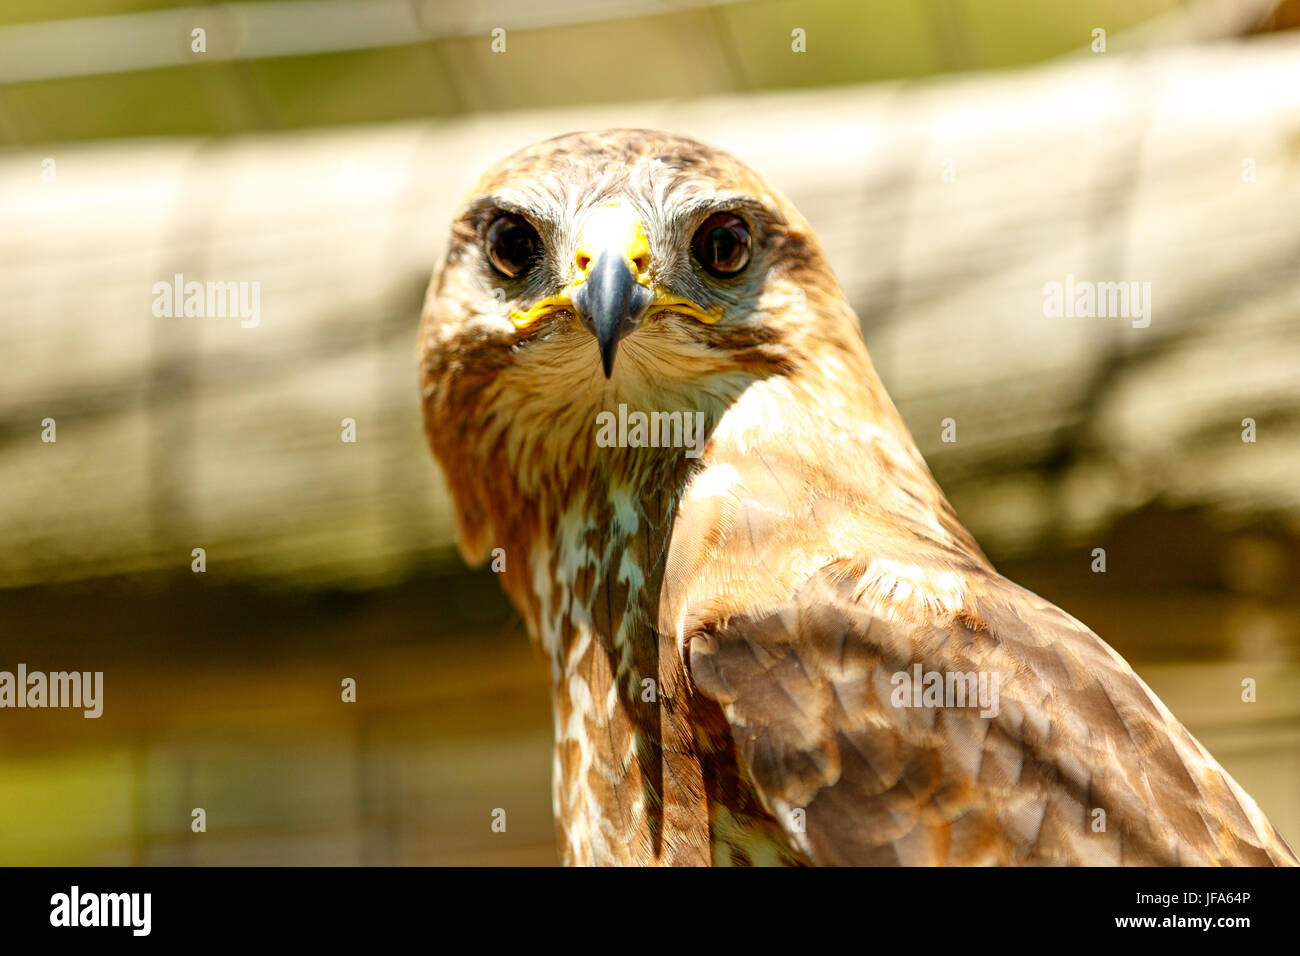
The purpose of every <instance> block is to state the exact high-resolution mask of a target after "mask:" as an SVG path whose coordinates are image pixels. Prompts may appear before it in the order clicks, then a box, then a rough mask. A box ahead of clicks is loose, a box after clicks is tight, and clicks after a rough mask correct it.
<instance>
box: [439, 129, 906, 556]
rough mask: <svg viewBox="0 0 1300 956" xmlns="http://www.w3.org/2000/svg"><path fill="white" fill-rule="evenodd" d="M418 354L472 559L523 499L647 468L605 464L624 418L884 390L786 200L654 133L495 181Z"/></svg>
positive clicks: (563, 142)
mask: <svg viewBox="0 0 1300 956" xmlns="http://www.w3.org/2000/svg"><path fill="white" fill-rule="evenodd" d="M420 353H421V380H422V385H423V389H424V399H425V415H426V427H427V430H428V435H429V439H430V443H431V445H432V447H433V449H434V452H435V453H436V454H437V456H438V457H439V459H440V461H441V462H442V464H443V465H444V470H445V471H446V472H447V474H448V477H449V479H450V481H451V485H452V490H453V493H454V494H455V496H456V498H457V504H458V506H459V507H458V513H459V518H460V536H461V545H462V549H463V550H464V552H465V553H466V556H467V557H468V558H470V559H472V560H473V559H481V558H482V557H483V555H484V554H485V552H486V550H487V549H488V548H489V547H491V546H493V545H492V542H493V541H496V542H500V541H504V540H506V539H508V538H509V537H510V535H509V533H508V532H507V529H505V528H501V527H499V524H500V521H499V516H500V515H501V514H503V513H506V512H510V511H511V510H512V508H515V507H517V505H518V504H519V501H518V499H519V498H520V497H521V496H522V497H524V498H530V497H532V496H534V495H536V494H538V493H542V492H544V491H545V490H546V489H548V488H549V489H551V490H554V489H556V488H562V487H567V486H569V485H571V484H575V483H580V482H582V481H583V480H584V479H585V478H587V477H590V475H591V473H592V472H597V471H601V470H602V469H604V470H608V469H614V470H615V471H622V472H624V474H622V475H618V474H615V475H604V476H603V477H605V478H610V479H613V480H614V481H615V483H617V481H618V480H619V479H620V478H627V479H629V480H630V479H631V477H632V476H631V474H630V472H631V471H633V470H636V469H642V470H644V469H646V468H653V465H652V464H651V463H649V462H647V460H646V459H647V457H649V456H647V455H637V454H627V455H621V456H619V455H612V456H610V455H607V456H604V457H603V458H601V457H600V456H596V455H595V454H594V453H595V450H596V448H597V446H596V443H595V440H594V437H595V434H596V427H597V426H596V421H597V416H598V415H599V414H601V413H602V412H609V411H613V410H616V409H617V408H618V407H619V405H620V404H622V405H626V406H627V407H628V408H631V409H641V410H645V411H650V410H663V411H665V412H672V411H688V410H689V411H692V412H703V413H705V416H706V421H707V426H706V427H708V428H712V427H713V425H714V424H715V423H716V422H717V420H718V417H719V416H720V415H721V413H722V412H723V411H725V409H726V408H727V407H729V406H730V405H731V404H732V403H733V402H734V400H735V399H736V398H737V396H739V395H740V394H741V393H742V392H743V391H744V390H745V389H746V388H747V387H749V386H750V385H751V384H752V383H754V382H755V381H758V380H761V379H764V378H766V377H768V376H771V375H774V374H791V373H793V374H796V375H797V374H799V373H800V371H801V370H807V371H811V369H808V368H807V367H808V366H810V365H814V364H819V365H820V366H821V371H834V372H839V373H842V374H843V376H844V377H850V376H856V378H857V380H858V382H859V383H861V382H874V381H875V376H874V373H873V372H872V371H871V370H870V365H869V362H868V360H867V358H866V353H865V350H864V349H863V347H862V343H861V338H860V334H859V332H858V326H857V320H856V318H855V317H854V315H853V313H852V311H851V310H850V308H849V306H848V304H847V303H846V302H845V300H844V297H843V294H842V292H841V290H840V287H839V285H838V284H837V283H836V281H835V279H834V277H833V276H832V275H831V273H830V270H829V268H828V267H827V265H826V263H825V260H824V257H823V254H822V251H821V248H820V246H819V245H818V243H817V240H816V238H815V236H814V235H813V233H812V230H811V229H810V227H809V226H808V224H807V223H806V222H805V221H804V219H803V218H802V217H801V216H800V215H799V213H798V212H797V211H796V210H795V209H794V207H793V206H792V205H791V204H790V202H789V201H788V200H787V199H785V197H783V196H782V195H781V194H780V193H778V192H777V191H775V190H774V189H772V188H771V187H769V186H768V185H767V184H766V183H764V182H763V180H762V179H761V178H760V177H759V176H758V175H757V174H756V173H754V172H753V171H752V170H750V169H749V168H748V167H746V166H745V165H743V164H742V163H740V162H739V161H737V160H736V159H734V158H733V157H731V156H730V155H728V154H726V153H724V152H722V151H721V150H718V149H715V148H713V147H711V146H708V145H706V144H704V143H700V142H698V141H696V140H692V139H689V138H687V137H684V136H677V135H672V134H668V133H659V132H651V131H646V130H609V131H604V132H593V133H575V134H571V135H567V136H562V137H559V138H556V139H551V140H547V141H545V142H542V143H538V144H536V145H533V146H530V147H528V148H526V149H523V150H521V151H519V152H517V153H515V154H513V155H511V156H509V157H507V158H505V159H504V160H502V161H501V162H499V163H498V164H497V165H495V166H494V167H493V168H491V169H490V170H489V171H488V172H487V173H486V174H485V175H484V176H483V177H482V179H481V180H480V181H479V183H478V185H477V186H476V187H475V189H474V190H473V193H472V194H471V196H470V197H469V198H468V200H467V201H466V203H465V204H464V206H463V208H462V209H461V210H460V212H459V214H458V215H457V217H456V219H455V221H454V223H453V227H452V235H451V242H450V247H449V249H448V251H447V256H446V260H445V262H444V264H443V266H442V268H441V269H440V270H439V271H438V272H437V274H436V275H435V277H434V280H433V282H432V284H431V286H430V289H429V293H428V298H427V301H426V305H425V312H424V321H423V326H422V331H421V342H420ZM825 397H826V398H827V399H828V401H830V402H831V403H832V404H836V403H837V402H838V401H839V400H840V399H837V397H836V396H835V395H833V394H827V395H826V396H825ZM881 397H883V392H882V393H881ZM841 398H843V396H841ZM850 400H852V399H850ZM884 401H885V402H886V403H887V399H885V400H884ZM858 411H859V412H863V411H867V409H863V408H859V409H858ZM673 457H674V458H675V459H680V458H681V454H680V450H678V451H677V454H676V455H675V456H673ZM677 463H680V462H677ZM467 466H468V467H467Z"/></svg>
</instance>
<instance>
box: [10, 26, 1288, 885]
mask: <svg viewBox="0 0 1300 956" xmlns="http://www.w3.org/2000/svg"><path fill="white" fill-rule="evenodd" d="M1297 26H1300V2H1296V0H1287V2H1283V3H1277V2H1273V0H1258V2H1256V0H1239V2H1208V3H1207V2H1182V3H1177V2H1168V0H1124V2H1119V0H1113V2H1111V0H1080V2H1076V3H1069V4H1065V3H1058V4H1046V3H1042V2H1040V0H923V2H917V3H907V4H901V3H894V2H864V3H854V4H847V3H842V2H827V0H798V2H795V0H744V2H710V0H672V2H649V0H611V2H607V3H603V4H597V3H595V2H593V0H555V2H551V3H547V4H538V3H528V2H523V0H490V2H483V3H473V4H471V3H468V2H453V0H434V2H421V0H369V2H367V0H258V2H247V3H231V4H221V5H189V6H182V5H179V4H176V3H173V2H170V0H58V2H51V0H0V355H2V356H3V360H2V361H3V374H2V375H0V670H8V671H15V670H16V668H17V665H18V664H19V663H24V664H26V666H27V668H28V669H29V670H40V671H47V672H48V671H57V670H78V671H103V672H104V705H103V706H104V710H103V716H102V717H101V718H99V719H97V720H88V719H84V718H83V717H82V714H81V712H80V711H77V710H30V709H29V710H0V863H4V864H18V863H24V864H40V863H46V864H110V863H142V864H163V863H180V864H228V863H260V864H288V863H305V864H383V863H462V864H491V863H533V864H547V863H553V862H555V860H556V853H555V849H554V836H553V830H552V824H551V810H550V788H549V774H550V739H551V728H550V717H549V704H548V699H547V688H546V684H545V679H544V675H543V671H542V669H541V667H540V666H539V665H538V662H537V661H536V660H535V659H534V657H533V655H532V652H531V651H530V649H529V647H528V644H527V640H526V637H525V635H524V633H523V629H522V627H521V625H520V624H519V622H518V621H517V619H516V618H515V616H514V614H513V612H512V611H511V610H510V608H509V607H508V606H507V605H506V603H505V601H504V599H503V598H502V597H501V595H500V593H499V590H498V588H497V586H496V582H495V581H494V580H493V576H492V574H491V573H490V572H488V571H485V570H484V571H471V570H467V569H466V568H465V567H464V566H463V564H462V563H461V561H460V559H459V557H458V556H457V554H456V551H455V547H454V541H453V516H452V514H451V511H450V504H449V500H448V497H447V493H446V489H445V485H444V483H443V480H442V477H441V475H440V474H439V473H438V472H437V469H436V468H435V467H434V465H433V464H432V461H431V459H430V456H429V455H428V454H427V452H426V450H425V447H424V442H423V437H422V434H421V428H420V420H419V410H418V404H417V401H418V395H417V388H416V376H415V361H414V345H415V328H416V322H417V319H418V315H419V310H420V304H421V300H422V297H423V292H424V288H425V286H426V285H427V283H428V279H429V273H430V270H431V268H432V266H433V264H434V263H435V261H436V260H437V258H438V256H439V254H440V251H441V250H442V248H443V245H444V239H445V234H446V230H447V225H448V221H449V218H450V215H451V212H452V210H453V209H454V208H455V206H456V204H457V202H458V201H459V199H460V198H461V196H462V195H463V194H464V192H465V191H466V189H467V188H468V187H469V186H470V185H471V184H472V182H473V181H474V179H475V178H476V176H477V175H478V173H479V172H480V171H481V170H482V169H483V168H484V167H485V166H486V165H487V164H488V163H489V162H491V161H493V160H495V159H496V158H498V157H499V156H501V155H503V154H505V153H507V152H509V151H511V150H513V149H516V148H518V147H520V146H523V145H526V144H527V143H529V142H532V141H534V140H537V139H540V138H543V137H547V136H553V135H557V134H560V133H564V132H568V131H571V130H574V129H581V128H593V127H604V126H651V127H658V128H664V129H670V130H675V131H678V132H683V133H687V134H691V135H695V136H698V137H700V138H702V139H705V140H708V141H710V142H713V143H716V144H718V145H720V146H723V147H724V148H727V149H730V150H732V151H734V152H735V153H736V154H737V155H739V156H740V157H741V158H742V159H743V160H745V161H746V162H748V163H749V164H750V165H752V166H754V167H755V168H757V169H758V170H759V171H760V172H761V173H763V174H764V175H765V176H767V178H768V179H769V181H770V182H771V183H772V184H773V185H775V186H776V187H777V188H779V189H781V190H783V191H785V192H786V193H787V194H789V195H790V196H791V198H792V199H793V200H794V201H795V203H796V204H797V205H798V206H799V207H800V209H801V210H802V211H803V213H804V214H805V215H806V216H807V217H808V219H809V220H810V221H811V222H812V224H813V226H814V228H815V229H816V230H817V232H818V233H819V235H820V236H821V238H822V240H823V243H824V245H825V246H826V248H827V251H828V253H829V256H830V259H831V262H832V264H833V266H834V268H835V270H836V272H837V274H838V275H839V277H840V278H841V280H842V282H843V283H844V285H845V287H846V289H847V291H848V293H849V295H850V297H851V299H852V301H853V304H854V306H855V308H856V309H857V311H858V314H859V315H860V316H861V318H862V323H863V330H864V333H865V335H866V338H867V343H868V346H869V347H870V349H871V351H872V354H873V356H874V358H875V360H876V363H877V365H878V366H879V368H880V371H881V374H882V376H883V378H884V380H885V383H886V385H887V386H888V387H889V389H890V392H891V393H892V395H893V396H894V398H895V400H896V402H897V404H898V405H899V407H900V409H901V411H902V413H903V415H904V417H905V418H906V419H907V421H908V423H909V425H910V427H911V428H912V430H913V432H914V434H915V436H916V438H917V440H918V442H919V444H920V446H921V448H922V450H923V452H924V453H925V454H926V456H927V459H928V460H929V461H930V463H931V465H932V468H933V470H934V471H935V473H936V475H937V476H938V478H939V480H940V482H941V483H942V484H943V486H944V488H945V489H946V490H947V492H948V493H949V496H950V498H951V499H952V501H953V503H954V505H955V506H956V508H957V511H958V513H959V514H960V515H961V516H962V518H963V519H964V521H965V522H966V523H967V525H968V526H969V527H970V528H971V529H972V531H973V532H974V533H975V534H976V536H977V537H978V538H979V540H980V541H981V543H982V544H983V546H984V547H985V549H986V550H987V552H988V553H989V555H990V557H991V558H992V559H993V560H994V562H995V563H996V564H997V565H998V566H999V568H1000V569H1001V570H1003V571H1004V572H1006V573H1007V574H1009V575H1010V576H1011V577H1013V578H1015V579H1016V580H1018V581H1019V582H1020V583H1022V584H1024V585H1026V586H1028V587H1030V588H1032V589H1033V590H1036V591H1038V592H1039V593H1041V594H1043V595H1044V596H1046V597H1047V598H1049V599H1051V600H1052V601H1054V602H1056V603H1058V604H1060V605H1061V606H1062V607H1064V608H1065V609H1066V610H1068V611H1070V612H1071V613H1072V614H1074V615H1075V616H1076V617H1079V618H1081V619H1082V620H1084V621H1085V622H1087V623H1088V624H1089V625H1090V626H1091V627H1092V628H1093V629H1094V630H1096V631H1097V632H1098V633H1099V634H1100V635H1101V636H1102V637H1103V638H1104V639H1106V640H1107V641H1108V642H1110V643H1111V644H1112V645H1114V646H1115V647H1116V648H1117V649H1118V650H1119V651H1120V652H1121V653H1122V654H1124V655H1125V656H1126V657H1127V658H1128V659H1129V660H1130V661H1131V662H1132V663H1133V664H1134V666H1135V667H1136V668H1137V670H1138V671H1139V673H1140V674H1141V675H1142V676H1143V678H1144V679H1145V680H1146V681H1147V682H1148V683H1149V684H1150V685H1151V686H1152V687H1153V688H1154V689H1155V690H1156V692H1157V693H1158V694H1160V695H1161V696H1162V697H1163V698H1164V700H1165V701H1166V703H1167V704H1168V705H1169V706H1170V708H1171V709H1172V710H1173V711H1174V713H1175V714H1176V715H1177V716H1179V717H1180V718H1181V719H1182V720H1183V721H1184V722H1185V723H1186V724H1187V725H1188V726H1189V727H1190V728H1191V730H1192V731H1193V732H1194V733H1195V734H1196V735H1197V736H1198V737H1199V738H1200V739H1201V740H1202V742H1203V743H1204V744H1205V745H1206V746H1207V747H1208V748H1209V749H1210V751H1211V752H1212V753H1214V754H1215V755H1216V756H1217V757H1218V758H1219V760H1220V761H1221V762H1222V763H1223V764H1224V765H1225V766H1226V767H1227V768H1228V769H1229V771H1230V772H1232V773H1233V774H1234V775H1235V776H1236V777H1237V779H1238V780H1239V781H1240V782H1241V783H1242V784H1243V786H1244V787H1245V788H1246V789H1247V790H1248V791H1250V792H1251V793H1252V794H1254V796H1255V797H1256V798H1257V799H1258V800H1259V802H1260V804H1261V805H1262V806H1263V808H1264V810H1265V811H1266V812H1267V813H1268V814H1269V815H1270V816H1271V817H1272V818H1273V820H1274V821H1275V822H1276V823H1277V824H1278V825H1279V827H1280V828H1281V829H1282V831H1283V833H1284V834H1286V835H1287V836H1288V837H1289V838H1290V840H1291V841H1292V843H1293V844H1295V843H1296V842H1297V841H1298V840H1300V598H1298V597H1297V595H1298V594H1300V588H1298V587H1297V585H1298V584H1300V479H1298V478H1297V475H1300V32H1296V30H1295V29H1294V28H1296V27H1297ZM178 273H179V274H182V275H183V276H184V277H185V280H186V281H190V280H197V281H204V282H206V281H212V282H223V283H224V282H246V283H254V282H255V283H258V284H259V288H260V316H259V321H258V322H257V324H256V325H255V327H244V326H243V325H242V324H241V322H240V320H239V319H238V318H230V317H226V318H219V317H208V318H198V317H189V318H185V317H179V318H173V317H158V316H155V314H154V312H153V310H152V308H151V307H152V304H153V302H154V300H155V297H156V293H155V292H154V291H153V286H154V284H155V283H158V282H167V283H170V282H171V281H172V277H173V276H174V275H176V274H178ZM1071 275H1072V276H1074V277H1075V278H1076V279H1078V280H1090V281H1138V282H1150V283H1151V289H1152V293H1151V296H1152V299H1151V310H1150V317H1151V322H1150V324H1149V326H1147V327H1145V328H1139V327H1134V325H1133V324H1132V323H1131V322H1129V321H1127V320H1125V319H1122V318H1064V317H1056V318H1052V317H1048V316H1045V315H1044V287H1045V285H1046V284H1048V283H1052V282H1062V283H1063V282H1065V281H1066V277H1067V276H1071ZM948 418H951V419H953V420H954V422H955V423H956V427H957V441H956V442H955V443H945V442H943V441H941V437H940V433H941V422H942V421H943V420H944V419H948ZM48 419H53V420H54V422H55V428H56V431H55V433H54V436H55V437H56V439H57V440H56V441H53V442H50V441H47V440H43V436H44V437H49V434H48V432H49V426H48V424H46V422H47V420H48ZM345 419H351V420H353V422H354V423H355V438H356V440H355V441H353V442H349V441H344V440H343V438H344V427H345V426H344V420H345ZM1245 419H1250V420H1252V422H1253V423H1254V428H1255V438H1256V440H1255V441H1253V442H1247V441H1243V429H1244V428H1246V427H1248V426H1244V425H1243V420H1245ZM196 548H202V549H203V550H204V555H205V559H206V570H205V571H203V572H202V573H197V572H195V571H194V570H193V569H192V562H193V561H194V560H195V559H194V556H193V555H194V549H196ZM1096 548H1104V549H1105V553H1106V571H1105V573H1096V572H1094V571H1093V570H1092V568H1093V565H1094V561H1095V558H1094V549H1096ZM348 678H351V679H353V680H354V681H355V682H356V701H355V702H344V701H343V700H342V699H341V685H342V682H343V681H344V680H345V679H348ZM1246 679H1250V680H1253V681H1254V682H1255V686H1256V687H1257V698H1256V700H1255V701H1254V702H1251V703H1247V702H1243V700H1242V682H1243V680H1246ZM199 807H201V808H203V809H204V810H205V812H206V820H207V829H206V832H203V833H196V832H193V831H192V829H191V820H192V810H193V809H194V808H199ZM498 808H499V809H504V810H505V811H506V820H507V826H506V829H505V832H494V831H493V829H492V826H491V824H492V819H493V811H494V810H496V809H498Z"/></svg>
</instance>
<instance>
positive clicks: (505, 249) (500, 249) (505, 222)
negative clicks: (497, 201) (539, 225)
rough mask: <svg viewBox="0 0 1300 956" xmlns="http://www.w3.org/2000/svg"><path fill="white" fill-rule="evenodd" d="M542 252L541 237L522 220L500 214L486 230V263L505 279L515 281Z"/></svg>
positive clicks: (505, 213)
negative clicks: (489, 263)
mask: <svg viewBox="0 0 1300 956" xmlns="http://www.w3.org/2000/svg"><path fill="white" fill-rule="evenodd" d="M541 251H542V239H541V237H540V236H539V235H537V230H536V229H534V228H533V227H532V225H531V224H530V223H529V222H528V220H527V219H525V218H524V217H523V216H516V215H515V214H514V213H512V212H503V213H501V214H500V215H498V216H497V217H496V218H495V219H493V220H492V223H491V225H489V226H488V230H487V257H488V261H489V262H491V263H492V268H493V269H496V271H497V272H499V273H501V274H502V275H503V276H505V277H506V278H507V279H515V278H518V277H519V276H521V275H522V274H523V273H524V272H526V271H527V269H528V267H529V266H531V265H532V264H533V262H534V261H535V260H536V259H537V257H538V255H540V253H541Z"/></svg>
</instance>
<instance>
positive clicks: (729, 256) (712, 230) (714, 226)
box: [691, 212, 749, 279]
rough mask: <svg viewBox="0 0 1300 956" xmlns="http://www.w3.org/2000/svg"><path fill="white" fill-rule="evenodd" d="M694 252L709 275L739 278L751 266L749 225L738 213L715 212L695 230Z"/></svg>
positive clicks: (692, 247) (722, 277)
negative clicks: (741, 272)
mask: <svg viewBox="0 0 1300 956" xmlns="http://www.w3.org/2000/svg"><path fill="white" fill-rule="evenodd" d="M691 251H692V252H694V253H695V260H696V261H697V262H698V263H699V264H700V265H701V266H703V267H704V271H705V272H707V273H709V274H710V275H715V276H717V277H718V278H720V279H726V278H729V277H730V276H734V275H737V274H739V273H740V271H741V270H742V269H744V268H745V266H747V265H749V225H748V224H747V223H746V222H745V220H743V219H741V218H740V217H739V216H737V215H736V214H735V213H730V212H715V213H714V214H713V215H712V216H710V217H709V218H708V219H706V220H704V225H702V226H700V228H699V229H698V230H696V232H695V238H694V239H693V240H691Z"/></svg>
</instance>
